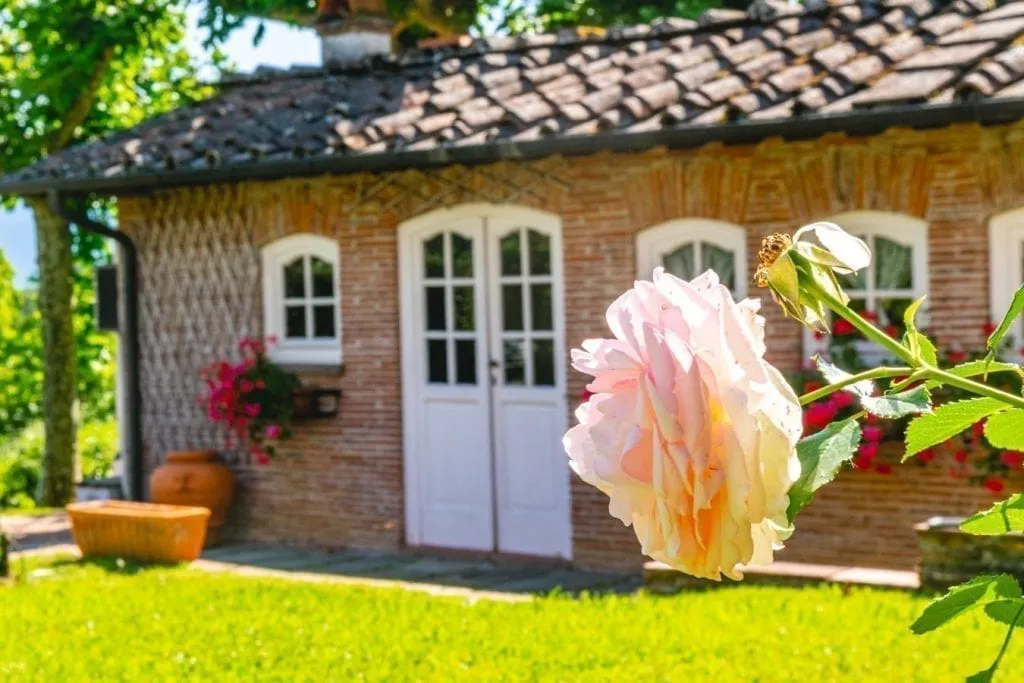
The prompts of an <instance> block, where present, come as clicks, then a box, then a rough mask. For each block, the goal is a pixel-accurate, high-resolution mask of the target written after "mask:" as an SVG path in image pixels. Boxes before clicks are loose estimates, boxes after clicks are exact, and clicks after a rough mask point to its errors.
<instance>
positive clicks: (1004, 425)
mask: <svg viewBox="0 0 1024 683" xmlns="http://www.w3.org/2000/svg"><path fill="white" fill-rule="evenodd" d="M985 438H986V439H988V440H989V443H991V444H992V445H993V446H995V447H996V448H1008V449H1011V450H1015V451H1024V409H1021V408H1015V409H1013V410H1007V411H1006V412H1003V413H999V414H997V415H993V416H992V417H990V418H988V420H986V421H985Z"/></svg>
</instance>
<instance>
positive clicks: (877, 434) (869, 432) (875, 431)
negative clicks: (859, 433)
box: [864, 425, 885, 443]
mask: <svg viewBox="0 0 1024 683" xmlns="http://www.w3.org/2000/svg"><path fill="white" fill-rule="evenodd" d="M884 435H885V430H884V429H882V428H881V427H878V426H876V425H866V426H865V427H864V440H865V441H867V442H870V443H878V442H879V441H881V440H882V437H883V436H884Z"/></svg>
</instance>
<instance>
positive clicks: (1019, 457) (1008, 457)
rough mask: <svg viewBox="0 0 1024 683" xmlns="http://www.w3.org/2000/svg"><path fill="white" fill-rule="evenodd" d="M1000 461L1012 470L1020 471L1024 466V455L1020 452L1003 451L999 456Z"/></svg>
mask: <svg viewBox="0 0 1024 683" xmlns="http://www.w3.org/2000/svg"><path fill="white" fill-rule="evenodd" d="M999 461H1000V462H1001V463H1003V464H1004V465H1006V466H1007V467H1009V468H1010V469H1011V470H1016V469H1020V468H1021V465H1024V453H1021V452H1020V451H1003V452H1002V453H1000V454H999Z"/></svg>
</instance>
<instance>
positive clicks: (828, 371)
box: [814, 356, 875, 396]
mask: <svg viewBox="0 0 1024 683" xmlns="http://www.w3.org/2000/svg"><path fill="white" fill-rule="evenodd" d="M814 362H815V364H816V365H817V366H818V372H820V373H821V376H822V377H823V378H824V379H825V381H826V382H828V383H829V384H838V383H839V382H842V381H845V380H847V379H849V378H850V377H853V375H851V374H850V373H848V372H847V371H846V370H843V369H842V368H839V367H837V366H835V365H833V364H832V363H830V362H828V361H827V360H825V359H824V358H822V357H821V356H815V357H814ZM843 391H849V392H850V393H851V394H856V395H858V396H871V394H873V393H875V384H874V382H872V381H871V380H869V379H864V380H861V381H859V382H856V383H855V384H851V385H849V386H846V387H843Z"/></svg>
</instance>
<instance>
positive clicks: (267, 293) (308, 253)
mask: <svg viewBox="0 0 1024 683" xmlns="http://www.w3.org/2000/svg"><path fill="white" fill-rule="evenodd" d="M262 257H263V325H264V331H265V332H266V335H267V336H268V337H276V338H277V340H278V341H277V344H276V346H275V347H274V348H272V349H271V356H272V357H273V358H274V359H275V360H277V361H279V362H282V363H300V364H311V365H337V364H340V363H341V315H340V305H339V301H340V297H339V264H338V244H337V242H335V241H334V240H331V239H327V238H326V237H319V236H317V235H310V234H298V235H291V236H289V237H284V238H282V239H279V240H276V241H274V242H271V243H270V244H268V245H266V246H265V247H263V249H262Z"/></svg>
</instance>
